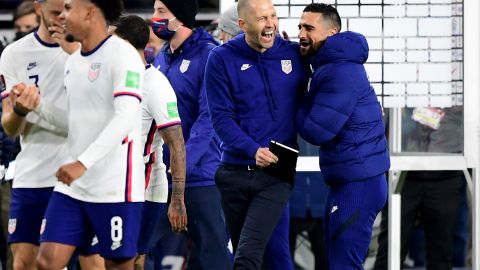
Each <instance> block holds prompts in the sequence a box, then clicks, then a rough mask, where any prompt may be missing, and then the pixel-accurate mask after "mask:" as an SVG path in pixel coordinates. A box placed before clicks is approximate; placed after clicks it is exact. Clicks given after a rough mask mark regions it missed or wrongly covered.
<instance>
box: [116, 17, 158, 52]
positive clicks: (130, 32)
mask: <svg viewBox="0 0 480 270" xmlns="http://www.w3.org/2000/svg"><path fill="white" fill-rule="evenodd" d="M115 26H116V27H117V29H115V33H116V34H117V35H118V36H119V37H121V38H123V39H125V40H127V41H128V42H130V44H132V45H133V47H135V49H138V50H143V49H144V48H145V46H147V43H148V39H149V38H150V29H148V24H147V23H146V22H145V20H144V19H142V18H140V17H138V16H136V15H128V16H122V17H120V19H119V20H118V21H117V22H116V24H115Z"/></svg>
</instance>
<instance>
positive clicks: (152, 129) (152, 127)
mask: <svg viewBox="0 0 480 270" xmlns="http://www.w3.org/2000/svg"><path fill="white" fill-rule="evenodd" d="M156 130H157V123H155V120H152V124H151V125H150V130H149V131H148V135H147V141H146V142H145V147H144V148H143V156H147V155H148V154H150V149H151V147H152V143H153V138H154V137H155V131H156Z"/></svg>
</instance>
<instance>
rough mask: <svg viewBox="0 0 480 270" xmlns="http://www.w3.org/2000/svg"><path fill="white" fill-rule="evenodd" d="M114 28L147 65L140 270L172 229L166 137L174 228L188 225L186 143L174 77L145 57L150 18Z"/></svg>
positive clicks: (135, 18)
mask: <svg viewBox="0 0 480 270" xmlns="http://www.w3.org/2000/svg"><path fill="white" fill-rule="evenodd" d="M113 33H115V34H116V35H117V36H119V37H121V38H123V39H125V40H127V41H128V42H129V43H130V44H132V45H133V46H134V47H135V48H136V49H137V51H138V53H139V55H140V56H141V58H142V60H143V63H144V65H146V66H145V69H146V70H145V77H144V83H143V99H142V126H143V127H142V142H143V144H144V150H143V159H144V162H145V184H146V191H145V204H144V208H143V216H142V226H141V230H140V237H139V241H138V250H137V252H138V254H139V255H138V257H137V258H136V259H135V269H143V268H144V262H145V254H147V253H148V252H149V251H150V250H151V249H152V248H153V247H154V246H155V245H156V244H157V242H158V241H160V240H161V239H162V238H163V236H164V235H165V233H166V232H165V231H161V226H160V219H161V218H162V217H166V216H167V195H168V181H167V175H166V167H165V164H163V162H162V145H163V141H165V142H166V144H167V146H168V148H169V150H170V159H171V161H170V164H171V166H170V169H171V173H172V194H171V197H170V198H171V199H170V204H169V206H168V218H169V220H170V224H171V225H172V229H173V231H175V232H180V231H182V230H185V228H186V225H187V213H186V211H185V204H184V189H185V174H186V172H185V143H184V139H183V134H182V127H181V125H180V118H179V115H178V110H177V97H176V96H175V91H173V88H172V86H171V85H170V83H169V82H168V79H167V78H166V77H165V76H164V75H163V74H162V73H161V72H160V71H158V70H157V69H156V68H153V67H152V66H151V65H147V62H146V60H145V58H144V48H145V46H146V45H147V43H148V40H149V35H150V30H149V27H148V25H147V23H146V22H145V21H144V20H143V19H142V18H140V17H138V16H135V15H130V16H124V17H121V18H120V20H119V21H118V22H117V23H116V24H115V27H114V31H113ZM157 130H158V131H159V132H157ZM159 135H160V136H159Z"/></svg>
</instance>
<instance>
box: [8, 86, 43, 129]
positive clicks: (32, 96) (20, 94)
mask: <svg viewBox="0 0 480 270" xmlns="http://www.w3.org/2000/svg"><path fill="white" fill-rule="evenodd" d="M39 100H40V95H39V94H38V90H37V89H36V87H31V86H29V87H27V86H26V85H25V84H23V83H19V84H17V85H15V86H13V89H12V90H11V91H10V94H9V95H8V96H6V97H5V98H3V100H2V107H3V108H2V125H3V129H4V131H5V133H6V134H7V135H8V136H10V137H17V136H19V135H20V134H21V133H23V131H24V130H25V127H26V125H27V122H26V120H25V117H26V116H27V114H28V113H29V112H31V111H32V110H33V109H34V108H35V107H36V106H37V104H38V102H39Z"/></svg>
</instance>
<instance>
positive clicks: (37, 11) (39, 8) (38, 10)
mask: <svg viewBox="0 0 480 270" xmlns="http://www.w3.org/2000/svg"><path fill="white" fill-rule="evenodd" d="M33 7H34V8H35V14H37V16H42V4H40V3H39V2H38V1H35V2H33Z"/></svg>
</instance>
